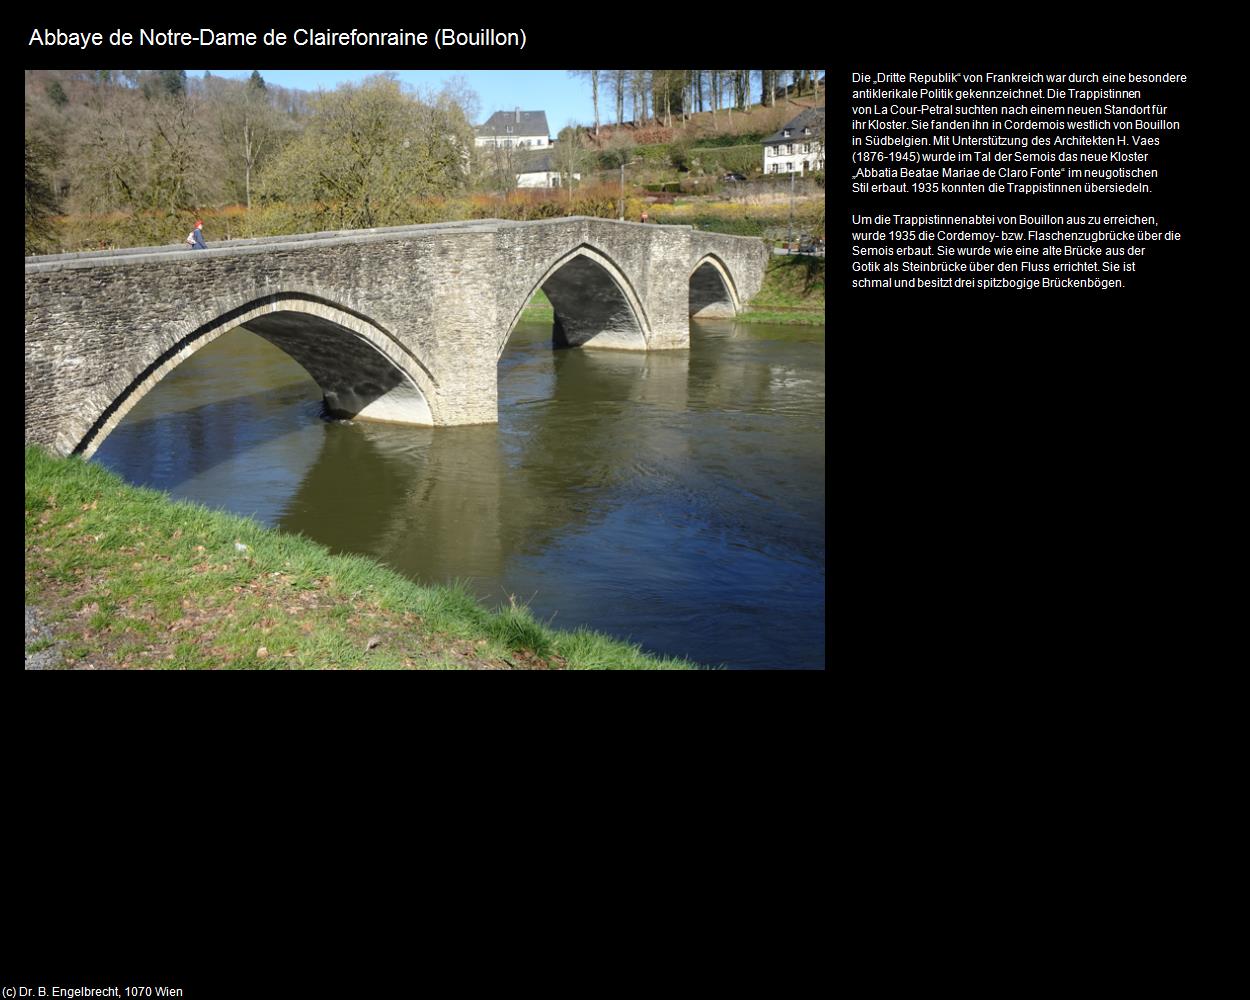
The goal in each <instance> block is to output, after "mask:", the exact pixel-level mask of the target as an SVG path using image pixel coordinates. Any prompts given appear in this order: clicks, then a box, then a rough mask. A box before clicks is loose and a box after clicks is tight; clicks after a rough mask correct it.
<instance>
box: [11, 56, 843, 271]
mask: <svg viewBox="0 0 1250 1000" xmlns="http://www.w3.org/2000/svg"><path fill="white" fill-rule="evenodd" d="M577 75H579V76H580V77H581V78H582V82H583V83H584V85H585V86H587V87H588V88H589V90H590V92H591V94H592V99H593V106H594V108H595V121H594V122H591V123H585V124H577V125H573V124H570V125H569V126H568V127H566V128H565V129H562V130H561V132H560V135H559V137H558V141H557V142H556V143H555V145H554V147H553V148H552V150H551V156H550V163H551V164H552V167H551V169H553V170H555V171H558V172H559V174H560V177H561V186H560V188H559V189H553V190H543V189H536V190H534V189H526V190H516V187H517V183H516V177H517V163H516V162H515V156H514V154H513V152H512V151H508V150H500V149H494V150H491V149H477V148H475V146H474V141H473V126H472V124H471V122H473V121H474V120H476V118H477V116H478V114H479V111H480V109H479V102H478V99H477V96H476V94H474V93H473V91H472V90H471V89H470V88H469V87H468V86H467V84H466V83H465V82H464V81H463V80H460V79H452V80H450V81H448V83H447V84H446V85H444V86H443V87H442V88H441V89H440V90H438V91H428V92H427V91H419V90H415V89H413V88H410V87H408V86H405V85H403V84H401V83H400V82H399V81H397V80H396V79H395V78H394V77H393V76H390V75H387V74H380V75H377V76H374V77H370V78H368V79H366V80H363V81H361V82H360V83H357V84H350V85H343V86H340V87H338V88H336V89H335V90H333V91H325V92H319V93H315V94H314V93H308V92H305V91H300V90H291V89H285V88H281V87H276V86H273V85H271V84H269V83H267V82H266V81H265V80H264V79H263V77H262V76H261V74H259V73H256V72H254V73H253V74H252V75H251V77H250V79H241V80H238V79H226V78H222V77H216V76H212V75H211V74H208V73H205V74H204V75H203V76H199V77H188V76H187V74H186V73H185V72H183V71H177V70H157V71H146V70H118V71H50V70H28V71H26V72H25V94H24V97H25V171H26V210H25V220H26V226H25V246H26V254H28V255H30V254H38V253H59V252H64V251H70V250H94V249H104V248H110V247H125V246H145V245H160V244H165V243H177V242H181V240H182V238H183V237H184V236H185V235H186V232H187V231H188V230H189V229H190V227H191V226H192V225H193V223H194V220H195V218H196V217H197V216H198V217H202V218H203V219H205V222H206V233H207V237H208V239H209V242H210V244H211V243H212V242H215V241H221V240H225V239H231V238H240V237H248V236H267V235H282V234H288V233H297V232H312V231H318V230H327V229H346V228H369V227H377V226H390V225H404V224H411V223H419V222H434V221H451V220H455V219H477V218H506V219H526V218H547V217H553V216H559V215H596V216H601V217H608V218H615V217H617V216H618V215H619V214H624V215H625V217H627V218H635V219H636V218H638V217H639V213H640V210H641V208H642V207H643V206H644V205H646V206H649V207H652V208H653V211H652V216H653V218H656V219H657V221H663V220H664V217H665V216H666V215H672V216H673V218H672V220H671V221H682V222H685V221H691V220H697V221H692V224H696V225H702V226H705V227H706V228H711V229H723V230H724V231H730V232H734V231H739V232H749V233H751V234H754V235H765V236H772V237H774V238H778V233H779V232H781V229H780V225H781V222H780V218H781V215H783V214H785V213H781V212H779V210H778V207H777V205H776V204H772V203H771V202H770V199H772V200H773V201H775V200H776V199H775V197H774V196H773V195H772V194H770V191H771V190H772V187H775V186H776V185H772V186H771V187H770V186H769V185H767V184H766V183H765V182H763V181H761V182H759V184H758V185H752V184H747V185H730V186H729V187H726V186H725V185H723V184H722V183H721V178H722V176H723V175H724V174H725V173H727V172H736V173H740V174H742V175H744V176H747V177H754V176H756V175H758V174H759V173H760V165H761V162H762V155H761V150H762V147H761V146H760V142H761V140H762V139H763V138H764V137H766V136H767V135H769V134H771V133H772V132H774V131H776V129H777V128H778V127H780V125H781V124H783V123H784V122H785V121H788V120H789V119H790V118H792V117H793V116H794V115H795V114H797V113H798V111H799V110H801V108H802V107H805V106H819V105H823V103H824V87H823V81H822V80H821V79H820V77H819V74H818V73H817V72H816V71H812V70H795V71H781V70H756V71H747V70H732V71H723V70H681V71H676V70H597V71H582V72H580V73H579V74H577ZM756 98H758V100H756ZM488 110H489V109H488ZM622 164H624V165H625V167H624V170H622V169H621V167H622ZM574 175H580V176H581V180H580V181H579V182H577V183H574V181H573V178H574ZM622 180H623V181H624V186H623V189H622ZM803 183H804V184H805V185H806V186H807V188H808V190H805V191H803V192H800V195H801V199H802V200H804V201H805V202H807V201H814V200H819V201H820V206H819V218H818V219H817V218H816V216H815V215H813V211H814V210H813V209H812V207H811V206H806V207H805V208H804V212H806V213H807V215H806V217H805V222H804V225H805V226H806V228H807V229H808V230H811V229H812V228H813V227H814V226H819V228H820V230H822V231H823V177H821V178H817V181H816V182H809V181H807V180H804V182H803ZM756 187H758V188H759V190H754V188H756ZM721 203H724V205H727V206H728V208H727V209H725V210H722V208H718V205H720V204H721ZM678 216H680V218H679V217H678ZM789 224H790V220H789V219H787V225H789Z"/></svg>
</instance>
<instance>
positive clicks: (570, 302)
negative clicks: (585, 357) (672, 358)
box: [498, 243, 650, 355]
mask: <svg viewBox="0 0 1250 1000" xmlns="http://www.w3.org/2000/svg"><path fill="white" fill-rule="evenodd" d="M539 288H541V289H542V290H543V293H544V294H545V295H546V296H547V298H548V299H550V300H551V306H552V310H553V311H554V313H555V319H554V322H553V324H552V340H553V341H554V343H555V346H557V347H600V348H611V349H616V350H627V351H645V350H646V349H647V346H648V340H649V339H650V325H649V323H648V322H647V318H646V311H645V310H644V309H643V307H642V301H641V299H640V298H639V297H638V294H637V292H636V291H635V290H634V288H633V286H632V285H631V284H630V282H629V279H628V278H626V277H625V275H624V274H623V273H622V271H621V270H620V268H618V267H617V266H616V265H615V264H614V263H613V262H612V260H611V258H609V257H608V256H606V255H605V254H604V253H602V252H601V251H599V250H596V249H595V248H594V247H592V246H590V245H589V244H586V243H583V244H581V245H579V246H577V247H575V248H574V249H572V250H570V251H569V252H568V253H566V254H564V255H563V256H562V257H561V258H560V259H559V260H557V261H556V262H555V263H554V264H552V265H551V266H550V267H549V268H547V270H546V272H545V273H544V274H543V276H542V277H541V278H539V279H538V281H537V282H535V283H534V286H533V287H532V288H531V289H530V290H529V291H528V292H527V293H526V294H525V297H524V298H523V299H522V300H521V302H520V304H519V305H518V306H517V308H516V309H515V310H514V312H513V315H512V322H511V323H510V324H509V325H508V329H507V331H506V332H505V334H504V336H503V338H502V339H501V340H500V342H499V350H498V354H500V355H502V354H503V350H504V347H505V345H506V344H507V343H508V337H509V336H510V335H511V334H512V331H513V330H514V329H515V328H516V325H517V322H518V320H520V318H521V311H522V310H523V309H524V308H525V307H526V305H528V304H529V301H530V299H531V298H532V297H533V295H534V292H536V291H537V290H538V289H539Z"/></svg>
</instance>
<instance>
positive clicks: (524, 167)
mask: <svg viewBox="0 0 1250 1000" xmlns="http://www.w3.org/2000/svg"><path fill="white" fill-rule="evenodd" d="M516 170H517V175H516V186H517V187H519V188H558V187H559V186H560V168H559V166H557V165H556V163H555V162H554V157H553V156H552V154H551V152H550V151H546V152H541V153H529V154H527V155H523V156H521V157H518V158H517V160H516ZM581 179H582V175H581V174H574V175H573V180H575V181H580V180H581Z"/></svg>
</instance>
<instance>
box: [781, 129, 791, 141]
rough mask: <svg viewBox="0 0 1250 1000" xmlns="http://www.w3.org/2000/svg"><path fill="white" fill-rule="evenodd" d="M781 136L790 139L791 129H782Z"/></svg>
mask: <svg viewBox="0 0 1250 1000" xmlns="http://www.w3.org/2000/svg"><path fill="white" fill-rule="evenodd" d="M781 137H782V138H783V139H789V138H790V130H789V129H784V130H783V131H782V133H781Z"/></svg>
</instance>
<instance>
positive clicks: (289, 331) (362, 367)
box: [69, 293, 438, 458]
mask: <svg viewBox="0 0 1250 1000" xmlns="http://www.w3.org/2000/svg"><path fill="white" fill-rule="evenodd" d="M238 326H246V328H247V329H248V330H249V331H250V332H252V333H254V334H256V335H257V336H259V337H262V338H264V339H265V340H267V341H269V342H270V343H271V344H273V345H274V346H275V347H277V348H279V349H280V350H282V351H284V352H285V353H287V354H289V355H290V356H291V357H292V358H293V359H294V360H295V361H296V362H297V363H298V364H299V365H300V366H301V367H302V368H303V369H304V370H305V371H307V372H308V374H309V375H310V376H311V377H312V378H313V380H314V381H315V382H316V383H317V385H318V386H319V387H320V389H321V391H322V393H323V395H324V397H325V404H326V408H327V410H329V411H330V412H331V413H334V414H338V415H343V416H352V417H360V418H363V419H371V420H382V421H387V422H390V423H405V424H419V425H429V424H433V423H434V422H435V420H434V416H435V414H434V413H433V411H432V410H431V405H430V400H431V399H436V396H435V391H436V390H437V388H438V383H437V382H436V381H435V379H434V377H433V375H432V374H431V373H430V372H429V370H428V369H427V368H426V367H425V366H424V365H423V364H422V363H421V361H420V360H419V359H418V358H417V357H416V356H415V355H414V354H412V353H411V352H410V351H409V350H408V349H407V348H405V347H404V346H403V345H402V344H400V343H399V341H398V340H397V339H396V338H395V337H394V336H393V335H392V334H391V333H390V332H389V331H387V330H385V329H384V328H383V327H381V326H379V325H378V324H376V323H374V322H372V321H371V320H369V319H368V318H367V317H365V316H362V315H360V314H359V313H356V312H353V311H351V310H349V309H346V308H344V307H341V306H337V305H335V304H333V303H330V302H327V301H325V300H322V299H318V298H316V297H315V296H311V295H306V294H303V293H277V294H274V295H266V296H265V297H264V298H262V299H254V300H252V301H250V302H246V303H244V304H241V305H239V306H238V307H236V308H233V309H228V310H226V311H225V312H222V313H220V314H219V315H217V316H215V317H213V318H211V319H209V320H208V321H207V322H203V323H198V324H196V325H194V326H193V327H192V329H191V330H190V331H189V332H188V333H186V334H183V335H178V334H175V335H174V338H173V342H172V343H171V344H170V345H169V346H168V347H166V348H165V350H163V351H162V352H161V353H160V354H159V355H158V356H157V357H155V358H153V359H151V360H150V361H148V363H147V364H146V365H145V366H144V367H142V368H141V369H140V370H139V372H138V374H137V375H134V376H133V377H131V378H130V379H129V381H128V382H127V383H125V384H122V385H119V386H118V387H117V388H116V389H115V390H112V391H109V392H107V393H102V394H101V398H107V399H108V402H107V403H106V404H105V405H104V406H103V409H102V412H101V413H99V414H98V415H96V416H95V418H94V419H92V418H91V415H87V416H86V418H85V420H86V421H89V423H87V424H86V427H85V430H83V431H82V432H81V433H80V434H78V435H77V440H76V441H74V442H72V443H71V446H70V449H69V450H71V451H73V452H75V453H79V454H82V455H83V457H84V458H90V457H91V456H92V455H93V454H94V453H95V451H96V449H97V448H99V446H100V444H101V442H102V441H103V440H104V439H105V438H106V437H107V436H108V435H109V433H110V432H111V431H112V430H113V429H114V428H115V427H116V426H117V425H118V424H119V423H120V422H121V420H122V418H124V417H125V416H126V414H127V413H128V412H130V410H131V409H132V408H133V407H134V406H135V404H137V403H138V402H139V400H141V399H142V398H143V397H144V396H146V395H147V394H148V393H149V392H150V391H151V390H152V389H153V388H154V387H155V386H156V385H157V384H158V383H159V382H160V381H161V379H163V378H164V377H165V376H166V375H167V374H169V372H170V371H172V370H173V369H174V368H176V367H177V366H178V365H179V364H181V363H182V362H183V361H185V360H186V359H187V358H189V357H191V355H193V354H195V353H196V352H197V351H198V350H200V348H202V347H204V346H206V345H207V344H210V343H212V342H213V341H214V340H216V339H217V338H218V337H220V336H222V335H223V334H225V333H228V332H229V331H230V330H233V329H234V328H235V327H238ZM140 360H141V361H142V359H140ZM71 436H73V434H71Z"/></svg>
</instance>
